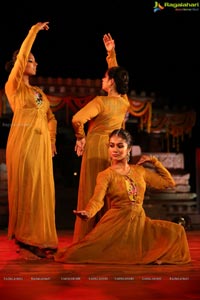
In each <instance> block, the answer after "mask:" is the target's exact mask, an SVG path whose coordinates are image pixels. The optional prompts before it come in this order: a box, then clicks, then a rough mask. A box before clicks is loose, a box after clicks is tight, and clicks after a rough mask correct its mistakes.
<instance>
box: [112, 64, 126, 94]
mask: <svg viewBox="0 0 200 300" xmlns="http://www.w3.org/2000/svg"><path fill="white" fill-rule="evenodd" d="M108 77H109V79H112V78H113V79H114V81H115V84H116V90H117V92H118V93H119V94H122V95H124V94H127V93H128V84H129V74H128V72H127V71H126V70H125V69H124V68H123V67H119V66H118V67H112V68H109V69H108Z"/></svg>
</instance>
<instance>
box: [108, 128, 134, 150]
mask: <svg viewBox="0 0 200 300" xmlns="http://www.w3.org/2000/svg"><path fill="white" fill-rule="evenodd" d="M114 135H117V136H120V137H121V138H122V139H123V140H125V141H126V143H127V145H128V148H131V147H132V145H133V139H132V136H131V134H130V133H129V132H128V131H127V130H125V129H123V128H120V129H115V130H113V131H112V132H111V133H110V135H109V140H110V139H111V137H113V136H114Z"/></svg>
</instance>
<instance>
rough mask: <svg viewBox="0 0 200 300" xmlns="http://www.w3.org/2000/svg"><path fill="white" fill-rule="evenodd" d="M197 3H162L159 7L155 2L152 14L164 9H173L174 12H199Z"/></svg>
mask: <svg viewBox="0 0 200 300" xmlns="http://www.w3.org/2000/svg"><path fill="white" fill-rule="evenodd" d="M199 6H200V5H199V2H175V3H174V2H164V3H163V5H161V4H160V3H159V2H157V1H155V5H154V7H153V11H154V12H158V11H161V10H163V9H164V8H167V9H173V10H174V11H192V12H196V11H199Z"/></svg>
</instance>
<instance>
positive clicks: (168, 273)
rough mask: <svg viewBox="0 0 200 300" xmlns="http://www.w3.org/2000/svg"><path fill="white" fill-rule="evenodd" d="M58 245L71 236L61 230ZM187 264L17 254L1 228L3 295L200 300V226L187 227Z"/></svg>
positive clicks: (54, 299) (41, 299)
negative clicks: (74, 260)
mask: <svg viewBox="0 0 200 300" xmlns="http://www.w3.org/2000/svg"><path fill="white" fill-rule="evenodd" d="M58 235H59V246H61V247H63V246H65V245H66V244H68V243H70V242H71V240H72V231H71V230H59V231H58ZM187 237H188V242H189V247H190V251H191V257H192V262H191V263H190V264H188V265H182V266H176V265H160V266H158V265H144V266H141V265H140V266H137V265H136V266H135V265H134V266H133V265H123V266H122V265H105V264H101V265H97V264H78V265H74V264H73V265H72V264H60V263H56V262H54V261H53V260H51V259H39V260H38V259H34V256H33V257H31V256H28V255H27V253H26V252H22V253H17V252H16V245H15V243H14V241H8V239H7V230H6V229H5V230H0V245H1V247H0V296H1V299H2V300H17V299H20V300H21V299H27V300H36V299H37V300H79V299H81V300H133V299H136V300H138V299H142V300H157V299H159V300H161V299H162V300H177V299H181V300H193V299H200V231H196V230H193V231H187Z"/></svg>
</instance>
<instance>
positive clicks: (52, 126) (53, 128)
mask: <svg viewBox="0 0 200 300" xmlns="http://www.w3.org/2000/svg"><path fill="white" fill-rule="evenodd" d="M47 120H48V127H49V132H50V138H51V143H54V144H55V143H56V133H57V120H56V118H55V116H54V114H53V112H52V110H51V108H49V109H48V111H47Z"/></svg>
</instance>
